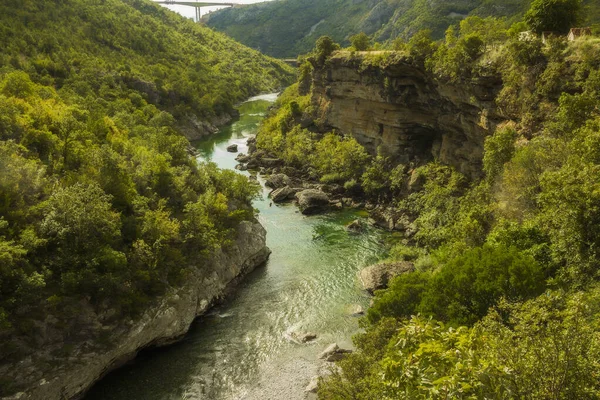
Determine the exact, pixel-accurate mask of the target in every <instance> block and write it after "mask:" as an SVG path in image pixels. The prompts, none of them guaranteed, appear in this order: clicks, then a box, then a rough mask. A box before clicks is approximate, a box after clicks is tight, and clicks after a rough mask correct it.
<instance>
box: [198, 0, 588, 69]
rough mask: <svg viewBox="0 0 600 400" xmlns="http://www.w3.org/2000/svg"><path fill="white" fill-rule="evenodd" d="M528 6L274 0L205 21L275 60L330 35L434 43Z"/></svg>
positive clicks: (501, 0) (481, 0)
mask: <svg viewBox="0 0 600 400" xmlns="http://www.w3.org/2000/svg"><path fill="white" fill-rule="evenodd" d="M584 3H585V4H586V5H587V7H588V10H587V12H586V13H585V14H586V16H587V18H588V20H587V21H586V23H588V24H589V23H597V22H600V5H599V4H596V2H595V1H594V0H585V1H584ZM529 4H530V1H528V0H526V1H521V0H451V1H442V0H276V1H272V2H265V3H259V4H255V5H251V6H246V7H239V8H229V9H224V10H219V11H217V12H214V13H211V14H210V15H209V16H208V17H207V18H206V19H205V22H206V24H207V25H208V26H210V27H211V28H214V29H216V30H218V31H221V32H224V33H226V34H227V35H229V36H231V37H233V38H234V39H236V40H238V41H240V42H241V43H243V44H245V45H247V46H249V47H252V48H255V49H257V50H260V51H262V52H263V53H265V54H268V55H271V56H274V57H295V56H297V55H298V54H302V53H306V52H307V51H309V50H310V49H312V47H313V46H314V43H315V41H316V39H317V38H319V37H320V36H322V35H329V36H331V37H332V38H333V39H334V40H336V41H337V42H340V43H344V44H347V42H348V37H349V36H351V35H353V34H356V33H359V32H365V33H367V34H369V35H372V36H373V38H374V39H376V40H377V41H380V42H381V41H387V40H389V39H393V38H396V37H405V38H408V37H410V36H412V35H413V34H414V33H416V32H418V31H419V30H422V29H431V31H432V33H433V36H434V37H435V38H441V37H443V35H444V32H445V30H446V29H447V28H448V27H449V26H450V25H453V24H456V23H458V22H459V21H460V20H461V19H462V18H464V17H466V16H469V15H478V16H482V17H486V16H495V17H507V18H509V19H515V20H516V19H518V18H520V17H521V16H522V15H523V13H524V12H525V11H526V10H527V9H528V7H529Z"/></svg>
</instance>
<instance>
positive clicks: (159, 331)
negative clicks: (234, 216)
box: [0, 221, 270, 400]
mask: <svg viewBox="0 0 600 400" xmlns="http://www.w3.org/2000/svg"><path fill="white" fill-rule="evenodd" d="M265 236H266V232H265V230H264V228H263V227H262V226H261V225H260V224H259V223H258V222H257V221H253V222H242V223H241V224H240V225H239V227H238V229H237V234H236V236H235V239H234V240H233V241H232V243H231V245H230V246H228V247H227V248H226V249H220V250H218V251H217V252H216V253H215V254H213V256H212V257H211V258H210V260H209V261H208V262H207V263H206V264H205V265H203V266H202V268H197V269H194V270H191V271H190V273H189V274H188V276H187V279H186V281H185V283H184V284H183V285H182V286H180V287H177V288H172V289H171V290H170V291H169V292H168V293H167V294H166V295H165V296H163V297H162V298H161V299H159V300H158V301H157V302H156V303H155V304H153V305H152V306H151V307H149V308H148V310H147V311H145V312H144V313H143V314H142V315H141V316H139V317H138V318H136V319H131V318H129V319H127V320H125V321H123V320H122V319H121V318H110V316H107V315H97V314H96V313H95V311H94V310H93V309H92V307H91V306H85V305H84V309H83V310H80V312H81V314H80V315H79V318H80V319H81V322H82V325H81V326H82V327H84V326H85V327H88V328H86V329H88V330H89V336H90V337H93V335H94V334H95V333H94V332H96V333H97V332H98V331H99V332H104V335H105V340H104V341H102V342H101V343H100V342H98V341H94V342H92V341H91V340H82V341H78V342H73V341H72V340H68V339H67V338H62V337H56V336H50V337H48V338H46V343H45V346H44V347H43V349H42V350H40V351H39V352H38V353H37V354H36V355H35V357H31V358H29V359H27V360H24V361H22V362H21V363H20V364H19V367H18V368H17V369H12V370H3V371H0V372H1V375H2V376H3V377H4V378H9V379H13V380H14V382H15V383H16V384H18V383H21V384H23V383H24V382H30V384H29V385H28V389H27V390H25V391H23V392H19V393H17V394H15V395H14V396H10V397H6V398H5V399H6V400H12V399H31V400H38V399H39V400H51V399H71V398H77V397H79V396H80V395H81V394H83V393H85V391H86V390H87V389H88V388H89V387H90V386H91V385H93V384H94V383H95V382H97V381H98V380H100V379H101V378H102V377H103V376H104V375H106V374H107V373H108V372H110V371H111V370H113V369H115V368H118V367H119V366H121V365H123V364H125V363H126V362H128V361H129V360H132V359H134V358H135V357H136V355H137V353H138V352H139V351H140V350H142V349H145V348H148V347H155V346H161V345H166V344H171V343H173V342H175V341H177V340H179V339H181V338H182V337H183V335H185V334H186V332H187V331H188V330H189V328H190V325H191V324H192V322H193V321H194V320H195V319H196V318H197V317H199V316H201V315H203V314H205V313H206V312H207V311H208V310H209V309H210V308H211V307H212V306H213V305H215V304H216V303H218V302H219V301H221V300H222V299H223V297H224V296H225V295H226V294H227V293H229V292H231V290H232V287H233V286H235V285H237V284H239V282H240V279H241V278H242V277H243V276H245V275H246V274H248V273H249V272H251V271H253V270H254V269H255V268H256V267H258V266H259V265H262V264H264V263H265V262H266V260H267V259H268V257H269V254H270V250H269V249H268V247H266V245H265V241H266V238H265ZM65 346H69V350H70V351H69V354H68V356H63V357H58V356H57V354H60V353H58V352H59V351H60V349H61V348H64V347H65ZM54 365H57V366H58V367H54Z"/></svg>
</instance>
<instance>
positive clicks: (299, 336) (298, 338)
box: [290, 332, 317, 343]
mask: <svg viewBox="0 0 600 400" xmlns="http://www.w3.org/2000/svg"><path fill="white" fill-rule="evenodd" d="M290 337H291V338H292V340H294V341H295V342H298V343H308V342H312V341H313V340H315V339H316V338H317V334H316V333H314V332H292V333H291V334H290Z"/></svg>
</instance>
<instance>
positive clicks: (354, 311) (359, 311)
mask: <svg viewBox="0 0 600 400" xmlns="http://www.w3.org/2000/svg"><path fill="white" fill-rule="evenodd" d="M350 315H352V316H353V317H360V316H361V315H365V309H364V308H363V307H362V306H361V305H360V304H353V305H351V306H350Z"/></svg>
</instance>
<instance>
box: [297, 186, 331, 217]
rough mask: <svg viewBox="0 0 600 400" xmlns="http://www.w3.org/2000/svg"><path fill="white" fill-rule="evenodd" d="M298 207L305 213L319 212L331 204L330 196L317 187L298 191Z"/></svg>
mask: <svg viewBox="0 0 600 400" xmlns="http://www.w3.org/2000/svg"><path fill="white" fill-rule="evenodd" d="M296 199H297V200H298V207H299V208H300V212H302V214H304V215H311V214H317V213H319V212H321V211H323V210H324V209H325V208H326V207H327V206H329V197H327V195H326V194H325V193H323V192H322V191H320V190H316V189H306V190H303V191H301V192H298V193H296Z"/></svg>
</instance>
